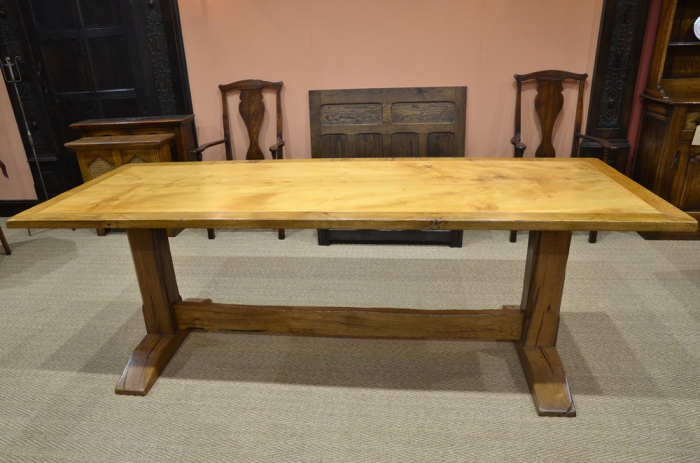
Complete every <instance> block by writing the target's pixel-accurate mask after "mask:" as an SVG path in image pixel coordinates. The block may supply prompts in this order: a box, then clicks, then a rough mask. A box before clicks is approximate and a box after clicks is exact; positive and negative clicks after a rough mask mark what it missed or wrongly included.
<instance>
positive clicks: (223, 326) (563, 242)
mask: <svg viewBox="0 0 700 463" xmlns="http://www.w3.org/2000/svg"><path fill="white" fill-rule="evenodd" d="M339 167H342V168H339ZM553 171H554V172H556V174H557V176H556V178H555V179H553V178H552V172H553ZM164 176H165V177H166V178H167V179H168V180H169V181H168V182H163V180H162V179H163V177H164ZM137 179H138V181H136V180H137ZM378 179H381V181H378ZM211 182H216V185H217V186H220V188H217V189H211V188H203V186H204V185H207V184H211ZM484 183H486V184H489V185H492V186H493V188H486V189H485V188H484ZM156 186H158V187H159V188H160V189H161V190H162V194H160V195H159V196H158V197H154V195H153V189H154V187H156ZM553 189H556V190H557V191H558V192H560V193H561V194H559V195H557V194H552V191H553ZM319 191H323V192H324V195H323V197H319V195H318V192H319ZM526 193H527V194H530V195H532V196H533V197H534V198H535V199H536V200H535V201H531V202H524V201H522V197H523V195H524V194H526ZM364 194H369V195H370V196H369V197H366V196H364ZM261 196H265V200H264V201H260V197H261ZM398 198H401V199H402V200H401V201H397V199H398ZM494 204H495V205H497V207H496V208H495V209H494V208H491V207H488V206H490V205H494ZM153 211H158V212H153ZM213 223H216V226H218V227H231V228H260V227H270V226H271V225H272V226H280V227H286V228H301V229H308V228H334V227H344V226H348V225H349V226H351V227H354V228H373V227H374V228H378V229H381V228H389V229H425V228H428V227H435V228H442V229H462V230H484V229H496V230H512V229H520V230H530V237H529V243H528V249H527V258H526V262H525V272H524V273H525V278H524V284H523V292H522V297H521V300H520V305H519V306H517V305H510V306H504V307H503V309H502V310H499V309H496V310H493V309H491V310H488V309H487V310H463V309H458V310H421V309H418V310H416V309H406V308H351V307H295V306H251V305H238V304H222V303H213V302H212V301H211V300H210V299H196V300H188V299H185V300H184V301H183V300H182V297H181V296H180V292H179V290H178V285H177V278H176V272H175V266H174V264H173V259H172V256H171V253H170V246H169V242H168V239H167V236H166V233H165V231H164V230H163V229H164V228H167V227H173V226H184V227H188V228H207V227H210V226H212V224H213ZM697 225H698V224H697V221H695V220H694V219H693V218H692V217H689V216H688V215H687V214H684V213H683V212H681V211H679V210H678V209H676V208H675V207H673V206H671V205H670V204H668V203H667V202H665V201H662V200H661V199H660V198H658V197H657V196H655V195H653V194H652V193H650V192H649V191H647V190H645V189H644V188H642V187H640V186H639V185H637V184H636V183H634V182H633V181H632V180H630V179H629V178H627V177H625V176H624V175H622V174H620V173H619V172H617V171H616V170H614V169H613V168H611V167H610V166H608V165H606V164H604V163H602V162H601V161H599V160H598V159H535V160H523V159H476V160H474V159H464V158H462V159H449V158H442V159H425V158H423V159H369V160H366V159H347V160H345V161H344V162H342V163H339V162H335V161H334V160H328V159H309V160H302V161H299V160H294V161H284V160H282V161H256V162H250V161H236V162H228V161H222V162H211V163H194V164H188V165H184V164H182V163H167V164H157V163H155V164H143V163H142V164H129V165H126V166H122V167H121V168H119V169H117V170H115V171H112V172H109V173H107V174H105V175H103V176H102V177H100V178H98V179H97V180H95V181H93V182H91V183H88V184H85V185H83V186H80V187H78V188H76V189H74V190H73V191H72V192H71V193H69V194H66V195H62V196H61V197H58V198H55V199H52V200H49V201H47V202H45V203H43V204H40V205H38V206H35V207H34V208H32V209H30V210H28V211H25V212H23V213H21V214H19V215H17V216H15V217H12V218H11V219H9V220H8V221H7V226H8V227H13V228H19V227H51V228H56V227H62V228H73V227H79V228H88V227H122V228H126V230H127V235H128V238H129V245H130V247H131V252H132V256H133V260H134V266H135V269H136V275H137V278H138V282H139V289H140V290H141V296H142V300H143V317H144V321H145V324H146V331H147V334H146V335H145V337H144V338H143V340H142V341H141V343H140V344H139V345H138V346H137V347H136V349H135V350H134V352H133V354H132V356H131V358H130V359H129V362H128V364H127V366H126V368H125V369H124V373H123V374H122V376H121V378H120V379H119V381H118V382H117V387H116V393H117V394H129V395H146V394H147V393H148V391H149V389H150V388H151V386H153V384H154V382H155V381H156V380H157V379H158V377H159V375H160V374H161V372H162V371H163V369H164V368H165V366H166V364H167V363H168V361H169V360H170V358H171V357H172V356H173V355H174V354H175V352H176V351H177V349H178V347H179V346H180V344H181V343H182V342H183V340H184V339H185V338H186V337H187V336H188V334H189V333H190V330H207V331H236V332H254V333H269V334H273V333H274V334H294V335H305V336H341V337H353V338H391V339H453V340H460V339H461V340H466V339H476V340H482V341H486V340H490V341H511V342H513V343H514V345H515V349H516V351H517V353H518V355H519V357H520V361H521V363H522V367H523V370H524V372H525V376H526V377H527V382H528V385H529V387H530V392H531V394H532V397H533V400H534V403H535V408H536V410H537V413H538V414H539V415H546V416H569V417H571V416H575V415H576V408H575V406H574V402H573V399H572V396H571V393H570V390H569V385H568V380H567V375H566V372H565V370H564V366H563V363H562V359H561V358H560V357H559V353H558V351H557V334H558V330H559V312H560V308H561V303H562V295H563V291H564V276H565V273H566V263H567V259H568V255H569V248H570V242H571V233H572V230H590V229H591V228H595V229H597V230H619V231H630V230H659V231H663V230H669V231H671V230H675V231H692V230H695V229H696V228H697ZM181 270H182V269H181ZM76 284H79V283H78V282H76ZM195 336H196V334H195Z"/></svg>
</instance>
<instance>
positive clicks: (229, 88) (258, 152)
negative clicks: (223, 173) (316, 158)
mask: <svg viewBox="0 0 700 463" xmlns="http://www.w3.org/2000/svg"><path fill="white" fill-rule="evenodd" d="M282 85H283V83H282V82H267V81H264V80H254V79H249V80H239V81H238V82H233V83H232V84H226V85H219V90H220V91H221V105H222V110H223V114H222V118H223V123H224V138H223V139H221V140H217V141H213V142H211V143H206V144H204V145H202V146H200V147H199V148H197V149H195V150H192V153H193V154H195V155H196V156H197V160H199V161H201V160H202V152H203V151H204V150H206V149H207V148H210V147H212V146H215V145H220V144H222V143H224V145H225V146H226V159H228V160H229V161H230V160H233V151H232V149H231V127H230V125H229V111H228V101H227V96H228V94H229V92H235V91H240V92H241V95H240V99H241V103H240V104H239V105H238V111H239V113H240V115H241V118H242V119H243V123H244V124H245V126H246V130H247V131H248V139H249V140H250V145H249V146H248V152H247V153H246V156H245V158H246V159H248V160H252V159H265V156H264V155H263V152H262V149H260V142H259V139H260V128H261V127H262V123H263V117H264V116H265V103H264V102H263V93H262V91H263V89H268V88H271V89H274V90H275V92H276V99H277V143H275V144H274V145H272V146H271V147H270V154H271V156H272V159H282V158H283V157H284V151H283V148H284V139H283V138H282V100H281V92H282ZM207 232H208V234H209V239H210V240H211V239H214V237H215V236H216V235H215V234H214V229H213V228H208V229H207ZM277 237H278V238H279V239H281V240H283V239H284V229H283V228H280V229H278V230H277Z"/></svg>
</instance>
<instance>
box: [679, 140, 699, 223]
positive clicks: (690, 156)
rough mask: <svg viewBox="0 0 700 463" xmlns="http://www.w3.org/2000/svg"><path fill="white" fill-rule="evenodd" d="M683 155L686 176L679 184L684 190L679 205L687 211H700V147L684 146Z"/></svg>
mask: <svg viewBox="0 0 700 463" xmlns="http://www.w3.org/2000/svg"><path fill="white" fill-rule="evenodd" d="M681 153H682V158H683V161H684V162H683V164H684V165H683V166H682V167H683V172H684V173H685V175H684V176H683V181H682V182H679V183H681V185H680V186H681V187H682V189H681V191H680V193H681V194H680V197H679V198H678V205H679V206H680V208H681V209H683V210H685V211H700V162H699V161H700V146H691V145H685V144H684V145H683V149H682V151H681ZM679 167H680V166H679ZM679 177H680V176H679Z"/></svg>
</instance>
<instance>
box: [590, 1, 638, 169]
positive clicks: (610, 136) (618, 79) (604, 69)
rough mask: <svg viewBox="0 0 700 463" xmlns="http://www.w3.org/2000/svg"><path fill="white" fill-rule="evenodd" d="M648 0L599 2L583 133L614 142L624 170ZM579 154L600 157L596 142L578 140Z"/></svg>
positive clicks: (620, 165) (617, 156) (600, 153)
mask: <svg viewBox="0 0 700 463" xmlns="http://www.w3.org/2000/svg"><path fill="white" fill-rule="evenodd" d="M649 4H650V0H606V1H605V3H604V5H603V14H602V16H601V23H600V32H599V37H598V49H597V51H596V61H595V69H594V71H593V78H592V79H591V93H590V94H591V96H590V104H589V107H588V118H587V122H586V134H588V135H593V136H596V137H601V138H605V139H607V140H608V141H609V142H610V143H611V144H613V145H614V146H617V147H618V149H617V153H615V157H616V158H617V159H616V164H615V166H614V167H615V168H617V169H618V170H621V171H624V170H625V167H626V165H627V155H628V152H629V148H630V143H629V141H628V140H627V131H628V129H629V123H630V116H631V112H632V105H633V103H634V99H635V98H636V95H635V94H634V88H635V84H636V82H637V72H638V69H639V61H640V58H641V54H642V44H643V41H644V32H645V29H646V23H647V15H648V13H649ZM580 155H581V156H590V157H598V158H602V156H603V150H602V148H600V145H598V144H597V143H591V142H587V141H585V140H584V141H582V142H581V147H580Z"/></svg>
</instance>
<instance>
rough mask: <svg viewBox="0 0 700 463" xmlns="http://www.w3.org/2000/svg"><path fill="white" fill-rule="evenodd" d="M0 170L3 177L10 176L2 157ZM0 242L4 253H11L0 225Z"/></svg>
mask: <svg viewBox="0 0 700 463" xmlns="http://www.w3.org/2000/svg"><path fill="white" fill-rule="evenodd" d="M0 171H1V172H2V175H3V176H4V177H5V178H10V176H9V175H7V166H5V163H4V162H2V159H0ZM0 242H2V248H3V249H4V250H5V254H7V255H8V256H9V255H10V254H12V250H11V249H10V245H9V243H8V242H7V240H6V239H5V233H3V231H2V227H0Z"/></svg>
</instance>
